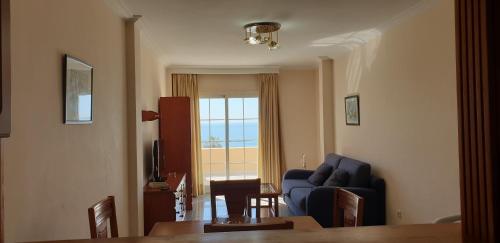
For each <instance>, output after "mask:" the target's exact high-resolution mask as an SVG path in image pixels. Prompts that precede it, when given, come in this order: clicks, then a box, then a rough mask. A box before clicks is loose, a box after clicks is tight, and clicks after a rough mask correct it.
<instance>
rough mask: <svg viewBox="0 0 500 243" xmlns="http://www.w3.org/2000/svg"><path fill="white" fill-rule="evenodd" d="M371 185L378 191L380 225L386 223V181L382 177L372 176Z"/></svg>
mask: <svg viewBox="0 0 500 243" xmlns="http://www.w3.org/2000/svg"><path fill="white" fill-rule="evenodd" d="M370 187H371V188H372V189H374V190H375V191H377V200H378V205H377V207H378V208H377V209H378V210H377V211H378V214H379V215H378V218H379V222H377V223H378V224H380V225H385V223H386V221H385V214H386V213H385V210H386V209H385V181H384V179H382V178H378V177H376V176H372V179H371V181H370Z"/></svg>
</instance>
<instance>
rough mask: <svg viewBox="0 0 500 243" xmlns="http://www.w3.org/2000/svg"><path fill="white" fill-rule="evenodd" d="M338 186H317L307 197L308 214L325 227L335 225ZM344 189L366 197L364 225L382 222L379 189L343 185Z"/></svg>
mask: <svg viewBox="0 0 500 243" xmlns="http://www.w3.org/2000/svg"><path fill="white" fill-rule="evenodd" d="M336 188H337V187H330V186H319V187H315V188H314V189H313V190H312V191H311V193H310V194H309V197H308V199H307V202H306V211H307V215H309V216H312V217H313V218H314V219H316V221H318V222H319V223H320V224H321V226H323V227H332V226H333V204H334V202H333V201H334V199H333V196H334V192H335V189H336ZM343 189H345V190H348V191H350V192H353V193H355V194H356V195H359V196H361V197H363V198H364V199H365V210H364V219H363V221H364V223H363V224H364V225H378V224H380V219H379V213H378V200H377V191H375V190H374V189H371V188H362V187H343Z"/></svg>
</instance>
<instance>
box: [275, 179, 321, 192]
mask: <svg viewBox="0 0 500 243" xmlns="http://www.w3.org/2000/svg"><path fill="white" fill-rule="evenodd" d="M312 187H314V185H313V184H311V183H309V182H308V181H307V180H302V179H286V180H283V182H282V184H281V188H282V190H283V194H287V195H290V190H292V189H293V188H312Z"/></svg>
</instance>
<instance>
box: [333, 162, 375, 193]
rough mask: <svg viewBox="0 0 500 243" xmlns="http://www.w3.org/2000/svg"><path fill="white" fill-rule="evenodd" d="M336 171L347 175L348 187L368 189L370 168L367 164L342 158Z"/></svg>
mask: <svg viewBox="0 0 500 243" xmlns="http://www.w3.org/2000/svg"><path fill="white" fill-rule="evenodd" d="M338 169H343V170H345V171H347V173H349V182H348V183H347V186H348V187H368V186H369V185H370V177H371V167H370V165H369V164H367V163H364V162H361V161H358V160H354V159H350V158H345V157H344V158H342V160H341V161H340V164H339V167H338Z"/></svg>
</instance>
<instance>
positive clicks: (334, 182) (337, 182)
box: [323, 169, 349, 187]
mask: <svg viewBox="0 0 500 243" xmlns="http://www.w3.org/2000/svg"><path fill="white" fill-rule="evenodd" d="M348 182H349V173H347V171H345V170H343V169H336V170H334V171H333V172H332V174H331V175H330V177H328V179H326V181H325V183H323V186H337V187H344V186H347V183H348Z"/></svg>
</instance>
